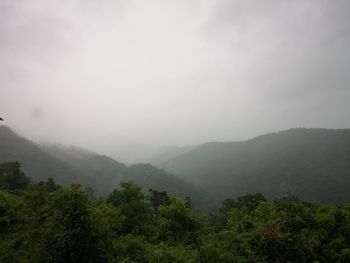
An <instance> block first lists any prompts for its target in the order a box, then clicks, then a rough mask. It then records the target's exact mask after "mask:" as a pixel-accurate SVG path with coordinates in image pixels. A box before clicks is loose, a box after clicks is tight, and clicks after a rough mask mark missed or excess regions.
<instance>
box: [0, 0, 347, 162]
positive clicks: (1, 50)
mask: <svg viewBox="0 0 350 263" xmlns="http://www.w3.org/2000/svg"><path fill="white" fill-rule="evenodd" d="M349 14H350V1H348V0H304V1H300V0H293V1H290V0H275V1H272V0H264V1H263V0H256V1H252V0H241V1H237V0H215V1H214V0H210V1H209V0H196V1H195V0H176V1H175V0H174V1H171V0H169V1H168V0H158V1H157V0H150V1H143V0H139V1H132V0H125V1H118V0H114V1H112V0H108V1H107V0H106V1H99V0H80V1H78V0H57V1H48V0H31V1H27V0H1V1H0V116H2V117H4V118H5V120H6V124H7V125H9V126H10V127H12V128H14V129H15V130H17V131H18V132H19V133H21V134H23V135H25V136H27V137H29V138H31V139H33V140H50V141H56V142H59V143H68V144H74V145H78V146H83V147H86V148H88V149H91V150H95V151H98V152H100V153H108V154H112V155H113V153H116V154H115V156H119V155H120V156H121V159H123V158H122V154H121V151H126V149H125V148H123V147H119V146H121V145H124V146H125V145H134V143H140V144H144V145H145V146H147V145H154V146H159V145H163V144H175V145H186V144H198V143H202V142H206V141H231V140H241V139H248V138H250V137H253V136H255V135H259V134H262V133H266V132H272V131H278V130H283V129H288V128H292V127H324V128H348V127H350V117H349V113H350V87H349V83H350V50H349V49H350V15H349ZM130 147H131V146H130Z"/></svg>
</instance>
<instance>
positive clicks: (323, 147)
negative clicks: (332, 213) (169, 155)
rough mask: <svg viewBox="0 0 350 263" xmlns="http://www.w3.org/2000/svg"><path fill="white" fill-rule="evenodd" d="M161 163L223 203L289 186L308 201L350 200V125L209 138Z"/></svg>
mask: <svg viewBox="0 0 350 263" xmlns="http://www.w3.org/2000/svg"><path fill="white" fill-rule="evenodd" d="M160 167H162V168H164V169H165V170H167V171H169V172H171V173H174V174H176V175H179V176H182V177H184V178H186V179H187V180H189V181H190V182H192V183H194V184H196V185H197V186H199V187H201V188H203V189H206V190H208V191H209V192H210V193H211V195H212V197H213V198H214V201H215V202H217V201H219V200H222V199H223V198H225V197H228V196H239V195H242V194H245V193H255V192H262V193H263V194H264V195H266V196H267V197H268V198H269V199H272V198H274V197H276V196H278V195H282V194H284V193H286V192H287V191H291V192H292V193H294V194H296V195H298V196H299V197H301V198H302V199H304V200H318V201H321V202H324V203H344V202H348V201H349V200H350V130H348V129H346V130H326V129H291V130H287V131H283V132H278V133H272V134H267V135H262V136H259V137H256V138H254V139H251V140H248V141H243V142H226V143H206V144H203V145H200V146H197V147H196V148H194V149H192V150H190V151H188V152H186V153H184V154H182V155H180V156H177V157H175V158H173V159H171V160H168V161H166V162H163V163H162V164H161V165H160Z"/></svg>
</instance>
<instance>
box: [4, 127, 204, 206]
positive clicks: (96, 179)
mask: <svg viewBox="0 0 350 263" xmlns="http://www.w3.org/2000/svg"><path fill="white" fill-rule="evenodd" d="M8 161H18V162H20V163H21V164H22V169H23V171H24V172H25V173H26V174H27V175H28V176H30V177H31V178H32V179H33V180H34V181H42V180H47V179H48V178H50V177H51V178H54V179H55V181H56V182H57V183H59V184H63V185H69V184H71V183H76V182H79V183H80V184H82V185H83V186H84V187H91V188H92V189H93V190H94V191H95V192H96V193H97V194H98V195H106V194H108V193H110V192H111V191H113V190H114V189H115V188H117V187H118V185H119V183H120V182H121V181H134V182H135V183H137V184H139V185H141V186H142V187H143V190H144V191H145V192H147V191H148V189H149V188H153V189H157V190H166V191H168V192H169V193H170V194H174V195H178V196H180V197H186V196H190V197H191V198H192V199H193V201H194V203H195V204H196V205H199V203H201V200H203V197H202V196H201V195H200V193H199V192H198V191H197V190H196V189H195V188H194V187H193V186H192V185H190V184H189V183H187V182H186V181H185V180H184V179H180V178H177V177H175V176H174V175H172V174H169V173H167V172H165V171H164V170H161V169H159V168H156V167H154V166H152V165H149V164H137V165H132V166H126V165H124V164H123V163H120V162H117V161H115V160H113V159H111V158H109V157H107V156H102V155H98V154H96V153H93V152H90V151H87V150H84V149H80V148H76V147H71V146H62V145H38V144H36V143H33V142H31V141H29V140H27V139H25V138H23V137H21V136H19V135H17V134H16V133H15V132H13V131H12V130H11V129H10V128H8V127H6V126H0V163H2V162H8ZM200 206H203V205H200Z"/></svg>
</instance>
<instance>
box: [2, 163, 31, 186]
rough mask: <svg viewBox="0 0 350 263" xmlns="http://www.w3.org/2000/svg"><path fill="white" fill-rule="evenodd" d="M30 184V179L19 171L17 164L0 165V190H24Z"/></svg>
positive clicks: (18, 164) (19, 167)
mask: <svg viewBox="0 0 350 263" xmlns="http://www.w3.org/2000/svg"><path fill="white" fill-rule="evenodd" d="M29 184H30V178H29V177H27V176H26V175H25V174H24V173H23V172H22V171H21V164H20V163H19V162H7V163H2V164H0V188H2V189H8V190H18V189H25V188H27V187H28V186H29Z"/></svg>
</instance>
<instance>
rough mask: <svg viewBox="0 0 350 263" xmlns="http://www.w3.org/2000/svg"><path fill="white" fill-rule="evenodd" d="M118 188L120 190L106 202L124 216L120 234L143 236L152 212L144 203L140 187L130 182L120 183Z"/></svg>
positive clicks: (114, 192)
mask: <svg viewBox="0 0 350 263" xmlns="http://www.w3.org/2000/svg"><path fill="white" fill-rule="evenodd" d="M120 187H121V189H120V190H118V189H115V190H114V191H113V192H112V193H111V194H110V195H109V196H108V198H107V202H108V203H109V204H112V205H113V206H114V207H117V208H118V209H119V210H120V211H121V214H122V215H124V216H125V220H124V222H123V223H122V225H121V229H120V232H121V233H123V234H126V233H133V234H142V233H143V234H144V233H145V232H146V231H147V229H148V225H149V224H150V223H151V221H152V212H151V207H150V205H149V204H148V203H146V202H145V197H144V195H143V194H142V192H141V187H140V186H138V185H136V184H134V183H132V182H122V183H120Z"/></svg>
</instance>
